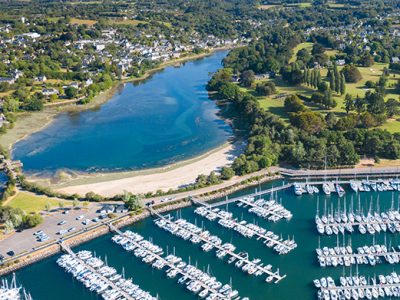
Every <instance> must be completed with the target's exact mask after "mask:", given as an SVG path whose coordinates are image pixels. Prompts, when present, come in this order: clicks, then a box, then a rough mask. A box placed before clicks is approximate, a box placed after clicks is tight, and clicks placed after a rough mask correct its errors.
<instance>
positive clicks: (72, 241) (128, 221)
mask: <svg viewBox="0 0 400 300" xmlns="http://www.w3.org/2000/svg"><path fill="white" fill-rule="evenodd" d="M279 179H281V176H279V175H278V176H277V175H265V176H264V177H262V178H261V179H258V180H257V181H252V182H249V183H246V182H242V183H240V184H239V185H237V184H231V185H230V186H229V187H227V188H221V189H218V190H217V191H216V192H217V193H215V194H213V195H208V194H207V193H203V194H201V195H200V196H201V198H202V201H204V202H208V201H212V200H214V199H217V198H220V197H223V196H226V195H230V194H232V193H234V192H236V191H238V190H241V189H244V188H248V187H251V186H256V185H258V184H260V183H265V182H271V181H274V180H279ZM192 205H193V203H192V202H190V201H189V200H188V197H186V196H185V195H182V196H180V197H179V198H178V199H173V200H170V202H166V203H164V204H162V203H159V205H156V209H155V210H156V211H157V212H158V213H164V212H168V211H173V210H177V209H181V208H184V207H188V206H192ZM150 216H151V214H150V212H149V211H148V210H144V211H143V212H141V213H140V214H137V215H131V214H130V213H126V214H124V215H122V216H120V217H118V218H116V219H112V220H110V221H108V222H105V223H102V224H98V225H95V226H94V227H92V228H90V229H89V230H87V231H84V232H79V233H76V234H74V235H73V236H70V237H67V238H65V239H64V243H66V244H67V245H68V246H70V247H75V246H78V245H80V244H83V243H85V242H88V241H90V240H93V239H95V238H98V237H100V236H103V235H105V234H109V233H112V231H111V230H110V227H109V225H108V224H112V225H113V226H114V227H116V228H122V227H127V226H130V225H133V224H134V223H136V222H138V221H141V220H143V219H146V218H148V217H150ZM32 230H35V229H32ZM61 251H62V249H61V247H60V245H59V242H58V241H53V242H50V243H48V244H47V245H43V246H41V247H38V248H35V249H34V250H31V251H29V252H28V251H24V252H22V253H21V254H19V255H17V256H16V257H14V258H13V259H10V260H7V261H6V262H5V263H4V264H2V265H0V276H4V275H7V274H9V273H12V272H15V271H16V270H19V269H22V268H24V267H27V266H29V265H31V264H33V263H36V262H39V261H41V260H43V259H45V258H48V257H50V256H53V255H55V254H57V253H60V252H61Z"/></svg>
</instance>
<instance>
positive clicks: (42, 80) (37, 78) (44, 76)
mask: <svg viewBox="0 0 400 300" xmlns="http://www.w3.org/2000/svg"><path fill="white" fill-rule="evenodd" d="M35 81H36V82H46V81H47V77H46V75H39V76H38V77H36V78H35Z"/></svg>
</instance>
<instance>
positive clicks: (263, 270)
mask: <svg viewBox="0 0 400 300" xmlns="http://www.w3.org/2000/svg"><path fill="white" fill-rule="evenodd" d="M154 214H155V215H157V216H158V217H159V220H163V221H164V222H165V223H167V224H169V225H172V226H177V227H179V228H180V229H181V230H186V231H189V230H188V229H187V228H185V227H183V226H182V225H181V224H179V223H177V222H173V221H171V220H170V219H168V218H166V217H164V216H163V215H161V214H158V213H154ZM180 220H183V219H180ZM184 221H185V220H184ZM185 222H187V221H185ZM187 223H188V222H187ZM189 224H191V223H189ZM191 225H193V224H191ZM193 226H195V225H193ZM160 227H161V226H160ZM189 232H190V234H191V235H192V236H194V237H196V238H197V239H198V240H200V241H202V242H204V243H205V244H210V245H212V246H213V247H214V248H216V249H217V250H219V251H224V252H226V253H227V254H228V255H230V256H231V257H233V258H235V259H236V260H240V261H243V262H244V263H245V264H247V265H251V266H253V267H254V268H255V269H256V270H257V271H259V272H260V273H261V274H267V275H268V277H267V282H269V281H272V280H274V281H275V283H278V282H279V281H281V280H282V279H284V278H285V277H286V275H283V276H281V275H279V270H278V271H277V272H272V271H270V270H269V269H267V268H266V267H263V266H262V265H258V264H256V263H254V262H252V261H250V260H249V259H248V258H245V257H242V256H240V255H239V254H237V253H235V252H234V251H231V250H229V249H226V248H224V247H222V246H221V245H219V244H217V243H215V242H212V241H211V240H209V239H207V238H206V237H204V236H203V235H202V234H199V233H196V232H194V231H189ZM202 233H203V231H202Z"/></svg>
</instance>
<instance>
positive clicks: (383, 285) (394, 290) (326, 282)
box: [314, 272, 400, 300]
mask: <svg viewBox="0 0 400 300" xmlns="http://www.w3.org/2000/svg"><path fill="white" fill-rule="evenodd" d="M314 284H315V286H316V287H318V288H319V291H318V298H319V299H323V300H331V299H363V298H366V299H377V298H385V297H387V298H389V297H394V298H398V297H400V278H399V276H398V274H397V273H396V272H392V273H391V274H389V275H386V276H385V275H379V276H378V278H376V276H374V277H372V278H370V277H368V278H367V277H365V276H359V275H356V276H350V277H345V276H341V277H340V285H336V283H335V281H334V280H333V279H332V277H326V278H325V277H322V278H321V279H319V280H315V281H314Z"/></svg>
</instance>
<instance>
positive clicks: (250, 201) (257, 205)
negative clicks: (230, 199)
mask: <svg viewBox="0 0 400 300" xmlns="http://www.w3.org/2000/svg"><path fill="white" fill-rule="evenodd" d="M237 206H239V207H245V208H248V207H249V212H251V213H253V214H255V215H257V216H259V217H262V218H264V219H266V220H268V221H271V222H278V221H280V220H283V219H286V220H290V219H291V218H292V217H293V215H292V213H291V212H290V211H288V210H287V209H286V208H284V207H283V206H282V205H281V204H279V203H277V202H276V201H275V200H264V199H258V200H256V199H255V198H254V197H253V196H247V197H243V198H240V199H238V202H237Z"/></svg>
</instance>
